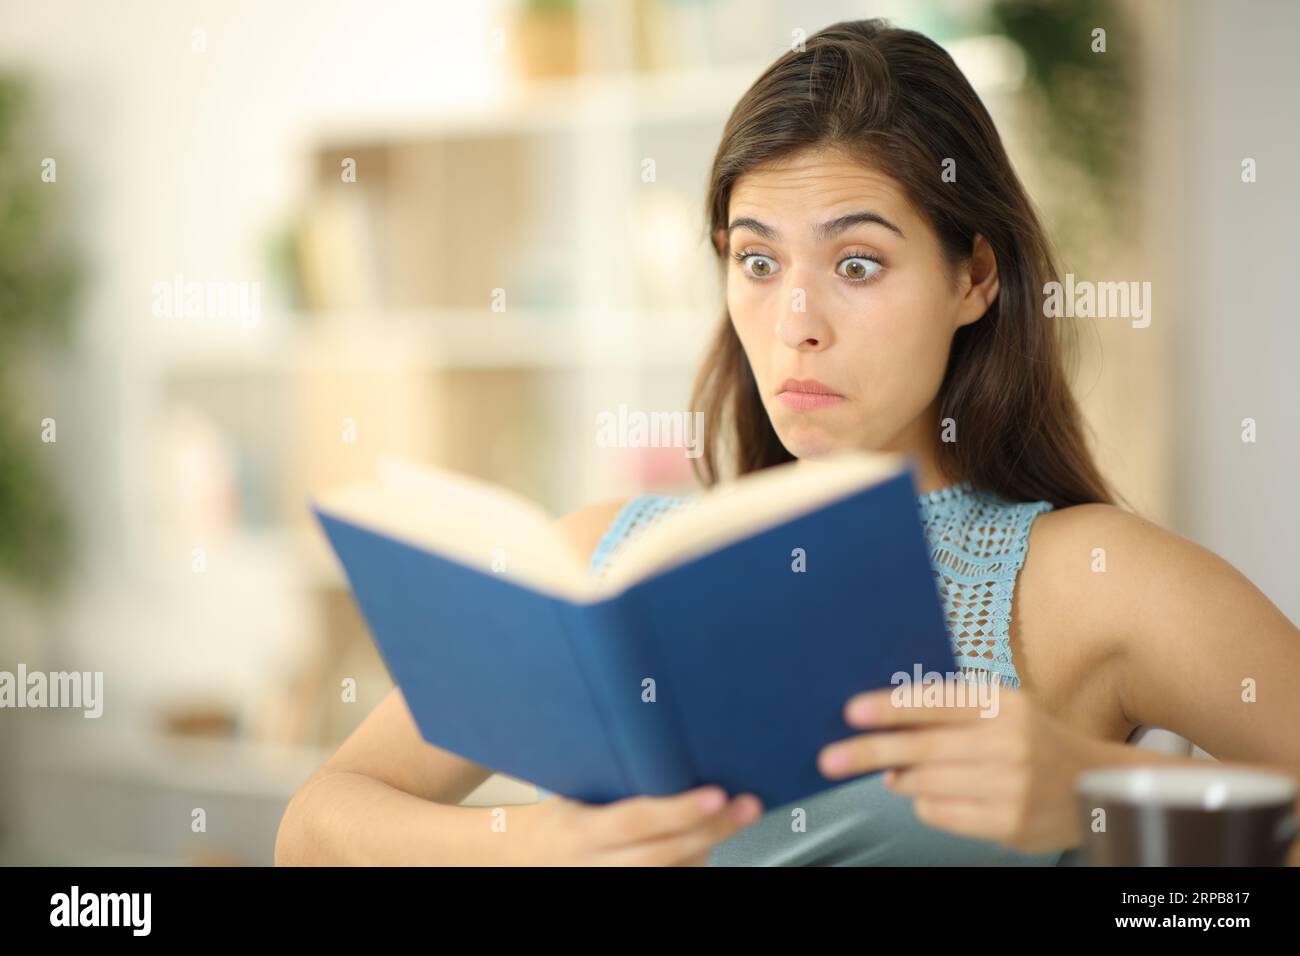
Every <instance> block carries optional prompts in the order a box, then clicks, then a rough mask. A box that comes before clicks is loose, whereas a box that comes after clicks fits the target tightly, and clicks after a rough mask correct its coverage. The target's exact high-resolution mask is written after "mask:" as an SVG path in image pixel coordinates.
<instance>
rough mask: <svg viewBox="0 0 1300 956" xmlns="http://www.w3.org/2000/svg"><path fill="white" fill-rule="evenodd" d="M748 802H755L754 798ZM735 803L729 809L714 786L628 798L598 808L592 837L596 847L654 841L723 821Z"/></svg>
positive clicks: (724, 794) (732, 809)
mask: <svg viewBox="0 0 1300 956" xmlns="http://www.w3.org/2000/svg"><path fill="white" fill-rule="evenodd" d="M739 799H740V798H737V800H739ZM750 799H751V800H754V802H755V803H757V800H756V799H755V798H752V797H751V798H750ZM735 803H736V801H732V802H731V804H732V805H731V806H728V801H727V795H726V793H725V792H724V791H723V790H722V788H721V787H716V786H709V787H697V788H696V789H694V790H687V791H685V792H684V793H679V794H674V795H673V796H670V797H630V798H628V799H626V800H619V801H616V802H615V803H611V804H608V805H606V806H604V807H601V808H598V812H597V813H596V814H594V815H593V819H592V823H591V826H592V829H591V836H592V839H593V841H594V842H595V843H596V844H597V845H602V846H610V847H613V846H622V845H627V844H632V843H641V842H645V841H649V840H657V839H661V838H663V837H667V836H670V835H674V834H679V833H683V832H685V831H687V830H690V829H692V828H695V827H698V826H700V825H701V824H703V823H704V822H706V821H710V820H713V819H715V818H721V819H722V820H723V821H724V822H725V821H727V819H728V816H729V814H734V813H735V812H736V807H735ZM751 822H752V821H751ZM738 825H740V824H738Z"/></svg>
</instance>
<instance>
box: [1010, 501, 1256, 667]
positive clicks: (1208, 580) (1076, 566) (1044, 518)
mask: <svg viewBox="0 0 1300 956" xmlns="http://www.w3.org/2000/svg"><path fill="white" fill-rule="evenodd" d="M1021 583H1022V586H1023V587H1025V590H1026V600H1027V601H1032V602H1034V603H1035V604H1037V605H1040V606H1044V605H1046V604H1047V603H1050V605H1051V612H1050V616H1051V618H1052V619H1053V620H1054V621H1055V622H1056V623H1057V624H1058V626H1060V627H1068V628H1070V629H1071V630H1072V631H1073V633H1075V634H1076V635H1077V636H1078V637H1080V638H1081V639H1089V638H1092V639H1095V640H1096V641H1100V642H1107V643H1109V644H1110V645H1111V646H1110V647H1109V649H1110V650H1127V649H1129V647H1130V646H1131V643H1132V642H1133V641H1134V640H1135V639H1138V638H1140V639H1142V640H1143V641H1148V640H1150V639H1151V636H1152V635H1153V634H1154V633H1158V632H1160V631H1161V630H1164V629H1165V626H1166V623H1167V622H1169V621H1178V620H1182V619H1184V617H1185V615H1186V614H1187V611H1188V609H1191V608H1196V607H1198V606H1199V607H1205V605H1206V603H1207V602H1211V601H1213V600H1214V599H1215V595H1219V596H1220V597H1224V596H1226V595H1228V594H1231V595H1233V597H1234V598H1235V599H1243V598H1245V594H1246V592H1248V591H1253V590H1254V588H1253V587H1252V585H1251V584H1250V582H1249V581H1247V580H1246V578H1245V577H1244V576H1243V575H1242V574H1241V572H1239V571H1238V570H1237V569H1236V568H1234V567H1233V566H1232V565H1231V564H1229V563H1228V562H1227V561H1225V560H1224V559H1223V558H1221V557H1219V556H1218V555H1217V554H1215V553H1214V552H1213V551H1210V550H1209V549H1208V548H1205V547H1202V546H1201V545H1199V544H1197V543H1195V542H1194V541H1191V540H1189V539H1187V538H1184V537H1182V536H1181V535H1179V534H1176V533H1174V532H1172V531H1169V530H1167V529H1165V528H1162V527H1160V525H1158V524H1156V523H1155V522H1153V521H1150V520H1148V519H1146V518H1143V517H1142V516H1140V515H1136V514H1133V513H1132V512H1129V511H1125V510H1124V509H1122V508H1119V507H1116V506H1115V505H1108V504H1086V505H1075V506H1073V507H1070V508H1062V509H1059V510H1056V511H1049V512H1046V513H1045V514H1042V515H1040V516H1039V517H1038V519H1037V520H1036V521H1035V522H1034V525H1033V528H1032V530H1031V531H1030V536H1029V550H1028V553H1027V555H1026V558H1025V565H1024V568H1023V571H1022V581H1021ZM1031 591H1032V592H1033V593H1032V594H1030V593H1029V592H1031ZM1256 593H1257V592H1256ZM1042 613H1044V614H1045V615H1046V613H1047V612H1042Z"/></svg>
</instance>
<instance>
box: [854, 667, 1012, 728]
mask: <svg viewBox="0 0 1300 956" xmlns="http://www.w3.org/2000/svg"><path fill="white" fill-rule="evenodd" d="M1015 695H1016V691H1015V690H1013V689H1012V688H1009V687H1004V686H1002V685H1001V684H999V683H988V684H985V685H983V686H981V685H980V684H979V683H978V682H976V681H967V680H955V679H954V680H949V681H947V682H945V683H944V684H942V685H940V686H938V687H937V688H936V692H935V693H933V694H927V693H924V692H923V690H922V689H920V688H911V689H904V688H902V687H896V688H884V689H882V690H873V691H868V692H866V693H863V694H855V695H854V696H853V697H850V698H849V700H848V703H846V704H845V706H844V720H845V722H846V723H847V724H848V725H849V726H850V727H863V728H865V727H900V726H909V725H917V724H920V725H934V724H954V723H967V722H971V721H976V720H980V719H986V718H985V715H988V716H995V715H996V714H998V713H999V712H1000V710H1001V709H1002V707H1003V706H1004V705H1005V704H1007V703H1008V702H1009V701H1014V699H1015Z"/></svg>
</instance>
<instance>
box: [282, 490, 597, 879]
mask: <svg viewBox="0 0 1300 956" xmlns="http://www.w3.org/2000/svg"><path fill="white" fill-rule="evenodd" d="M621 504H622V503H621V502H617V501H615V502H609V503H605V504H601V505H593V506H591V507H588V508H583V509H580V510H579V511H576V512H574V513H573V514H571V515H569V516H567V517H566V518H564V519H562V520H561V521H560V522H559V526H560V527H561V528H562V529H563V530H564V531H565V533H566V535H567V536H568V537H569V539H570V540H571V541H572V542H573V544H574V545H575V547H576V548H578V549H579V551H580V552H581V553H583V554H588V553H590V551H591V550H592V548H593V547H594V546H595V543H596V541H597V540H598V539H599V537H600V535H601V533H602V532H603V531H604V529H605V528H606V527H607V526H608V525H609V522H610V521H611V520H612V519H613V516H614V514H615V513H616V512H617V511H618V508H619V507H621ZM490 775H491V771H490V770H487V769H485V768H483V767H480V766H478V765H477V764H475V763H473V762H471V761H468V760H464V759H462V758H461V757H458V756H456V755H455V754H451V753H448V752H447V751H445V750H441V749H440V748H437V747H433V746H431V745H429V744H427V743H426V742H425V741H424V740H423V739H422V738H421V737H420V734H419V731H418V729H417V728H416V726H415V724H414V722H413V720H412V719H411V715H410V712H409V711H408V710H407V707H406V703H405V700H404V699H403V698H402V695H401V692H400V691H399V690H398V689H397V688H394V689H393V691H392V692H391V693H390V694H389V695H388V697H387V698H385V699H384V701H383V702H382V703H381V704H380V705H379V706H378V707H376V708H375V710H374V712H373V713H371V714H370V715H369V716H368V717H367V718H366V719H365V721H364V722H363V723H362V724H361V726H360V727H358V728H357V729H356V731H354V732H353V734H352V735H351V736H350V737H349V738H348V739H347V741H345V742H344V744H343V745H342V746H341V747H340V748H339V750H338V752H337V753H335V754H334V755H333V756H332V757H331V758H330V759H329V760H328V761H326V762H325V764H324V765H323V766H322V767H321V768H320V770H318V771H317V772H316V773H315V774H313V775H312V777H311V778H310V779H309V780H308V781H307V783H306V784H304V785H303V787H302V789H300V790H299V791H298V792H297V793H296V794H295V795H294V797H293V799H292V800H291V801H290V803H289V806H288V808H287V809H286V811H285V814H284V817H283V819H282V820H281V823H280V829H279V833H278V835H277V838H276V848H275V859H276V863H277V864H280V865H286V864H288V865H294V864H321V865H336V864H363V865H367V864H389V863H393V864H397V863H418V862H424V863H429V862H436V863H442V864H448V865H457V864H483V863H511V862H519V861H520V856H519V853H518V850H519V841H517V840H515V839H512V838H511V836H510V834H511V830H510V821H511V819H514V818H520V817H526V816H527V814H526V813H523V812H521V811H523V810H524V809H525V808H515V809H513V810H512V809H507V810H506V811H505V813H506V814H507V821H506V822H507V827H506V832H505V833H504V834H503V833H502V832H501V829H500V827H499V820H496V818H494V813H496V808H492V807H461V806H457V805H456V804H458V803H459V802H460V801H461V800H463V799H464V798H465V797H466V796H468V795H469V794H470V793H471V792H472V791H473V790H474V789H475V788H476V787H477V786H478V785H479V784H480V783H482V782H483V781H484V780H486V779H487V778H488V777H489V776H490ZM494 821H495V822H498V826H497V827H495V828H494V827H493V823H494ZM514 832H515V833H518V828H516V829H515V831H514Z"/></svg>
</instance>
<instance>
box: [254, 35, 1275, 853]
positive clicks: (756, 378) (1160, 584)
mask: <svg viewBox="0 0 1300 956" xmlns="http://www.w3.org/2000/svg"><path fill="white" fill-rule="evenodd" d="M708 213H709V218H710V225H711V230H712V235H713V239H714V243H715V248H716V251H717V253H718V256H719V260H720V262H721V264H722V266H723V268H724V269H725V276H726V315H725V316H724V318H723V321H722V324H721V328H720V329H719V331H718V333H717V338H716V340H715V342H714V344H713V347H712V350H711V352H710V353H709V356H708V359H707V361H706V362H705V364H704V367H703V369H702V370H701V374H700V377H699V379H698V382H697V388H696V396H695V402H694V403H693V407H695V408H697V409H700V410H702V411H704V413H705V416H706V418H705V421H706V425H707V428H706V432H705V434H706V436H707V437H708V439H709V441H708V447H707V448H706V451H705V454H704V455H703V456H702V458H701V459H700V465H701V476H702V478H703V479H704V481H705V483H706V484H712V483H714V482H716V481H717V480H718V479H719V477H720V475H721V474H722V472H723V470H724V462H723V460H722V459H723V453H722V449H723V448H724V447H725V448H728V449H730V454H731V457H732V461H731V464H732V466H733V468H732V470H733V471H735V472H737V473H746V472H751V471H755V470H757V469H761V468H764V467H768V466H770V465H773V464H776V463H779V462H783V461H789V460H791V459H798V460H800V462H801V464H800V465H799V466H798V467H815V465H805V464H803V462H814V461H815V460H816V459H817V458H819V457H821V456H823V455H825V454H827V453H829V452H832V451H835V450H838V449H843V448H863V449H871V450H889V451H895V452H901V453H904V454H907V455H909V456H911V457H912V459H913V461H914V463H915V465H916V476H917V481H918V484H919V487H918V491H919V492H920V493H921V494H920V497H919V498H918V507H919V508H920V510H921V513H922V516H923V518H924V519H925V523H926V530H927V533H928V534H929V536H930V540H931V544H932V548H933V550H932V554H933V564H934V570H935V574H936V580H937V583H938V585H939V590H940V593H941V595H942V597H943V599H944V603H945V607H946V609H947V611H948V625H949V633H950V637H951V639H952V645H953V650H954V653H955V654H956V655H957V658H958V660H959V661H960V662H961V663H962V665H963V667H964V668H966V669H968V670H969V672H970V673H972V674H983V675H986V676H991V675H997V677H998V678H999V680H1000V683H1001V685H1002V686H1003V688H1004V689H1003V691H1002V693H1001V700H1000V708H999V709H1000V713H999V715H998V716H997V717H996V718H995V719H992V720H970V719H967V718H968V716H969V713H970V712H969V711H967V710H962V709H956V708H952V709H942V708H938V709H929V710H925V711H921V710H916V711H906V710H897V709H894V708H892V707H890V706H889V705H888V691H887V690H886V691H883V692H875V693H864V694H862V695H860V696H859V697H858V698H855V699H854V700H853V701H850V702H847V703H846V720H847V721H848V722H849V724H850V725H851V726H854V727H860V728H863V729H864V730H865V729H866V728H874V729H875V730H876V731H877V732H876V733H871V734H867V733H863V734H858V735H855V736H852V737H849V738H847V739H846V740H845V741H842V742H840V743H838V744H835V745H832V746H830V747H828V748H826V750H825V751H824V752H823V753H822V754H821V755H820V758H819V760H820V766H821V769H822V771H823V773H825V774H826V775H827V776H828V777H831V778H833V779H839V778H849V777H855V776H858V775H860V774H863V773H865V772H868V771H873V770H878V769H886V768H888V769H889V770H890V772H889V773H887V774H884V775H881V774H873V775H872V776H870V777H859V778H858V779H855V780H850V781H848V782H845V783H843V784H840V785H839V786H836V787H833V788H831V789H829V790H827V791H825V792H824V793H822V794H819V795H817V796H816V797H813V798H810V799H809V800H807V801H802V805H801V806H800V807H797V808H770V809H768V810H767V812H766V813H764V812H763V810H764V808H761V807H759V806H758V804H757V801H756V800H755V799H754V798H753V797H752V796H749V795H738V796H735V797H734V798H733V799H730V800H728V799H727V795H725V794H723V793H721V792H720V791H718V789H717V788H714V787H703V788H700V789H699V790H696V791H691V792H689V793H685V794H679V795H675V796H669V797H663V798H637V799H631V800H625V801H620V802H617V803H614V804H610V805H608V806H603V807H594V806H587V805H584V804H581V803H578V802H575V801H571V800H567V799H562V798H559V797H548V798H547V799H543V800H541V801H539V802H538V803H536V804H530V805H525V806H519V807H512V808H509V809H508V810H507V811H506V817H505V826H504V828H502V826H501V825H500V820H501V817H500V814H499V813H494V812H493V810H492V809H490V808H467V807H459V806H457V805H456V804H457V803H458V802H459V801H460V800H461V799H463V798H464V797H465V796H466V795H467V794H469V793H470V792H471V791H472V790H473V789H474V788H475V787H477V786H478V784H480V783H481V782H482V781H483V780H484V779H486V777H487V776H488V775H489V773H490V771H488V770H487V769H485V768H483V767H479V766H476V765H474V764H472V763H470V762H468V761H465V760H462V759H461V758H459V757H456V756H454V755H452V754H449V753H446V752H443V751H441V750H439V749H438V748H434V747H431V746H429V745H427V744H425V743H423V742H422V740H421V739H420V736H419V734H418V732H417V730H416V728H415V727H414V725H413V723H412V721H411V719H410V716H409V715H408V712H407V710H406V707H405V705H404V703H403V701H402V699H401V696H400V694H399V692H398V691H396V690H394V691H393V693H392V694H391V695H390V697H389V698H388V699H387V700H386V701H385V702H384V703H382V704H381V705H380V706H379V707H378V708H377V709H376V711H375V712H374V713H373V714H372V715H371V716H370V717H369V718H368V719H367V720H366V721H365V722H364V723H363V724H362V725H361V726H360V727H359V728H358V729H357V731H356V732H355V733H354V734H353V735H352V737H351V738H350V739H349V740H348V741H347V742H346V743H345V744H344V745H343V746H342V747H341V748H340V749H339V751H338V753H337V754H335V755H334V756H333V757H332V758H331V759H330V760H329V761H328V762H327V763H326V764H325V766H324V767H322V768H321V770H320V771H319V772H318V773H317V774H315V775H314V776H313V778H312V779H311V780H310V781H309V782H308V783H307V784H306V785H304V787H303V788H302V790H301V791H300V792H299V793H298V794H297V795H296V796H295V798H294V800H293V801H292V803H291V804H290V806H289V808H288V810H287V811H286V814H285V817H284V821H283V823H282V824H281V829H280V835H279V839H278V841H277V849H276V855H277V860H278V861H279V862H282V863H300V862H305V863H318V862H319V863H337V862H346V863H398V862H429V863H449V864H456V863H489V862H505V863H565V862H575V863H596V864H602V863H611V864H618V863H628V864H698V863H704V862H710V861H711V862H714V863H742V864H753V863H800V862H807V863H985V864H990V863H993V864H1051V863H1055V862H1057V861H1058V860H1059V858H1060V856H1061V853H1062V851H1063V850H1065V849H1066V848H1069V847H1072V846H1077V845H1078V844H1079V843H1080V842H1081V841H1082V838H1083V834H1082V832H1081V831H1080V830H1079V823H1078V820H1079V812H1078V810H1079V808H1078V807H1077V806H1076V805H1075V799H1074V796H1073V792H1072V787H1073V783H1074V779H1075V777H1076V776H1077V774H1078V773H1079V772H1080V771H1082V770H1084V769H1086V768H1089V767H1094V766H1100V765H1107V764H1116V763H1125V762H1156V761H1161V760H1177V759H1186V758H1169V757H1162V756H1160V755H1157V754H1154V753H1151V752H1148V751H1143V750H1138V749H1135V748H1133V747H1130V746H1126V745H1125V743H1124V742H1125V741H1126V740H1127V738H1128V737H1129V736H1130V734H1131V733H1132V731H1133V730H1134V729H1135V728H1136V727H1138V726H1139V725H1158V726H1161V727H1165V728H1168V729H1171V730H1173V731H1175V732H1177V733H1179V734H1181V735H1182V736H1184V737H1187V738H1188V739H1190V740H1193V741H1195V742H1196V743H1197V744H1198V745H1199V746H1200V747H1202V748H1204V749H1205V750H1207V751H1208V752H1210V753H1211V754H1213V755H1215V756H1216V757H1217V758H1219V759H1221V760H1225V761H1237V762H1256V763H1261V764H1270V765H1274V766H1282V767H1287V768H1300V735H1283V734H1281V733H1275V732H1272V730H1271V729H1272V728H1282V727H1288V726H1290V727H1297V726H1300V695H1296V694H1295V693H1294V692H1292V691H1291V687H1293V686H1294V685H1295V684H1296V682H1297V681H1300V633H1297V630H1296V628H1295V627H1294V626H1293V625H1292V624H1291V623H1290V622H1289V621H1288V620H1287V619H1286V618H1285V617H1284V616H1283V615H1282V614H1281V613H1280V612H1279V611H1278V609H1277V608H1276V607H1275V606H1274V605H1273V604H1271V603H1270V602H1269V601H1268V600H1267V598H1265V597H1264V596H1263V595H1262V594H1261V593H1260V592H1259V591H1258V590H1257V589H1256V588H1255V587H1253V586H1252V585H1251V584H1250V582H1249V581H1247V580H1246V579H1245V578H1244V577H1242V576H1241V575H1240V574H1239V573H1238V572H1236V571H1235V570H1234V569H1233V568H1232V567H1231V566H1230V565H1228V564H1227V563H1226V562H1224V561H1222V560H1220V559H1219V558H1217V557H1215V556H1214V555H1212V554H1210V553H1209V552H1207V551H1205V550H1203V549H1202V548H1200V547H1198V546H1196V545H1194V544H1192V543H1191V542H1188V541H1186V540H1183V539H1181V538H1179V537H1177V536H1176V535H1173V534H1171V533H1169V532H1166V531H1163V530H1161V529H1160V528H1158V527H1156V526H1154V525H1152V524H1150V523H1148V522H1146V521H1144V520H1142V519H1141V518H1139V517H1137V516H1135V515H1133V514H1130V513H1128V512H1126V511H1124V510H1121V509H1120V508H1119V507H1117V506H1116V505H1115V504H1114V502H1113V496H1112V494H1111V492H1110V490H1109V489H1108V487H1107V485H1106V482H1105V481H1104V480H1103V478H1102V477H1101V475H1100V474H1099V473H1098V470H1097V468H1096V466H1095V464H1094V463H1093V461H1092V459H1091V457H1090V454H1089V452H1088V450H1087V448H1086V445H1085V443H1084V440H1083V437H1082V433H1081V429H1080V424H1079V415H1078V411H1077V409H1076V407H1075V404H1074V401H1073V399H1072V397H1071V395H1070V392H1069V390H1068V388H1067V385H1066V381H1065V377H1064V374H1063V371H1062V367H1061V360H1060V357H1059V351H1058V343H1057V338H1056V327H1055V324H1054V322H1055V320H1054V319H1050V318H1046V317H1045V316H1044V311H1043V299H1042V296H1043V290H1044V286H1045V284H1046V283H1047V282H1049V281H1051V280H1053V279H1055V278H1056V275H1057V272H1056V268H1055V265H1054V263H1053V257H1052V253H1051V249H1050V246H1049V244H1048V242H1047V240H1046V237H1045V236H1044V233H1043V229H1042V226H1041V225H1040V223H1039V221H1038V219H1037V216H1036V214H1035V212H1034V209H1033V207H1032V205H1031V203H1030V201H1029V198H1028V197H1027V195H1026V194H1025V191H1024V189H1023V187H1022V186H1021V184H1020V182H1019V180H1018V179H1017V177H1016V175H1015V173H1014V171H1013V170H1012V167H1011V164H1010V162H1009V160H1008V158H1007V156H1006V154H1005V152H1004V150H1003V147H1002V144H1001V141H1000V138H999V136H998V134H997V131H996V130H995V128H994V126H993V123H992V121H991V120H990V118H989V116H988V113H987V112H986V111H985V109H984V107H983V105H982V104H981V103H980V101H979V99H978V97H977V96H976V95H975V93H974V91H973V90H972V89H971V87H970V86H969V84H968V83H967V82H966V80H965V78H964V77H963V76H962V74H961V73H960V71H959V70H958V69H957V68H956V66H955V65H954V64H953V62H952V60H951V59H950V58H949V56H948V55H947V54H946V53H945V52H944V51H943V50H942V49H941V48H939V47H938V46H937V45H935V44H934V43H932V42H931V41H929V40H928V39H926V38H925V37H923V36H920V35H919V34H916V33H913V32H910V31H904V30H896V29H892V28H889V27H888V26H887V25H886V24H884V23H882V22H880V21H859V22H852V23H842V24H837V25H835V26H833V27H830V28H828V29H826V30H823V31H822V32H820V33H819V34H817V35H816V36H815V37H813V38H812V39H810V40H809V41H808V42H807V44H806V49H805V50H804V51H798V52H790V53H787V54H785V55H784V56H782V57H781V58H780V59H779V60H778V61H777V62H776V63H775V64H773V66H772V67H771V68H769V69H768V71H767V72H766V73H764V74H763V75H762V76H761V77H760V78H759V79H758V81H757V82H756V83H755V84H754V85H753V87H751V89H750V90H749V91H748V92H747V93H746V94H745V96H744V97H743V98H742V99H741V101H740V103H739V104H738V105H737V106H736V109H735V111H734V112H733V114H732V116H731V118H730V120H729V122H728V123H727V126H726V129H725V131H724V133H723V137H722V142H721V144H720V146H719V149H718V153H717V157H716V159H715V162H714V167H713V171H712V180H711V184H710V188H709V195H708ZM680 504H681V500H680V499H673V498H663V497H656V496H642V497H639V498H636V499H633V500H632V501H630V502H612V503H609V504H605V505H597V506H592V507H589V508H585V509H582V510H580V511H578V512H575V513H574V514H571V515H569V516H568V517H567V518H565V519H563V521H562V522H561V525H562V527H563V528H564V529H565V530H566V532H567V533H568V534H569V535H570V536H571V539H572V540H573V542H574V543H575V544H576V545H577V546H578V547H579V548H581V549H582V550H583V553H584V554H592V568H593V571H595V572H597V573H599V572H600V571H601V570H602V569H603V568H604V567H606V566H607V564H608V563H609V562H610V561H611V560H617V555H618V550H619V547H620V545H621V544H622V543H623V542H624V541H626V540H628V539H629V538H630V537H631V536H632V535H634V534H635V533H639V532H640V531H641V530H643V529H644V528H645V527H647V526H648V525H649V524H651V523H653V521H655V520H657V519H658V517H659V516H660V515H662V514H666V513H668V512H670V511H671V510H673V509H674V508H676V507H678V506H679V505H680ZM593 552H594V553H593ZM1248 680H1251V681H1254V682H1255V685H1256V686H1257V688H1258V692H1257V695H1256V696H1255V698H1254V699H1253V700H1252V702H1250V703H1245V702H1243V694H1242V687H1243V682H1246V681H1248ZM1288 685H1290V686H1288ZM859 705H867V707H866V710H867V713H866V714H859V713H858V707H859ZM873 705H874V706H873ZM881 728H883V732H879V731H880V730H881ZM792 809H793V810H794V811H795V812H796V813H795V815H797V814H798V813H799V812H801V813H802V816H803V820H804V825H803V828H802V829H800V828H799V827H794V826H792V825H791V819H792Z"/></svg>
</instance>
